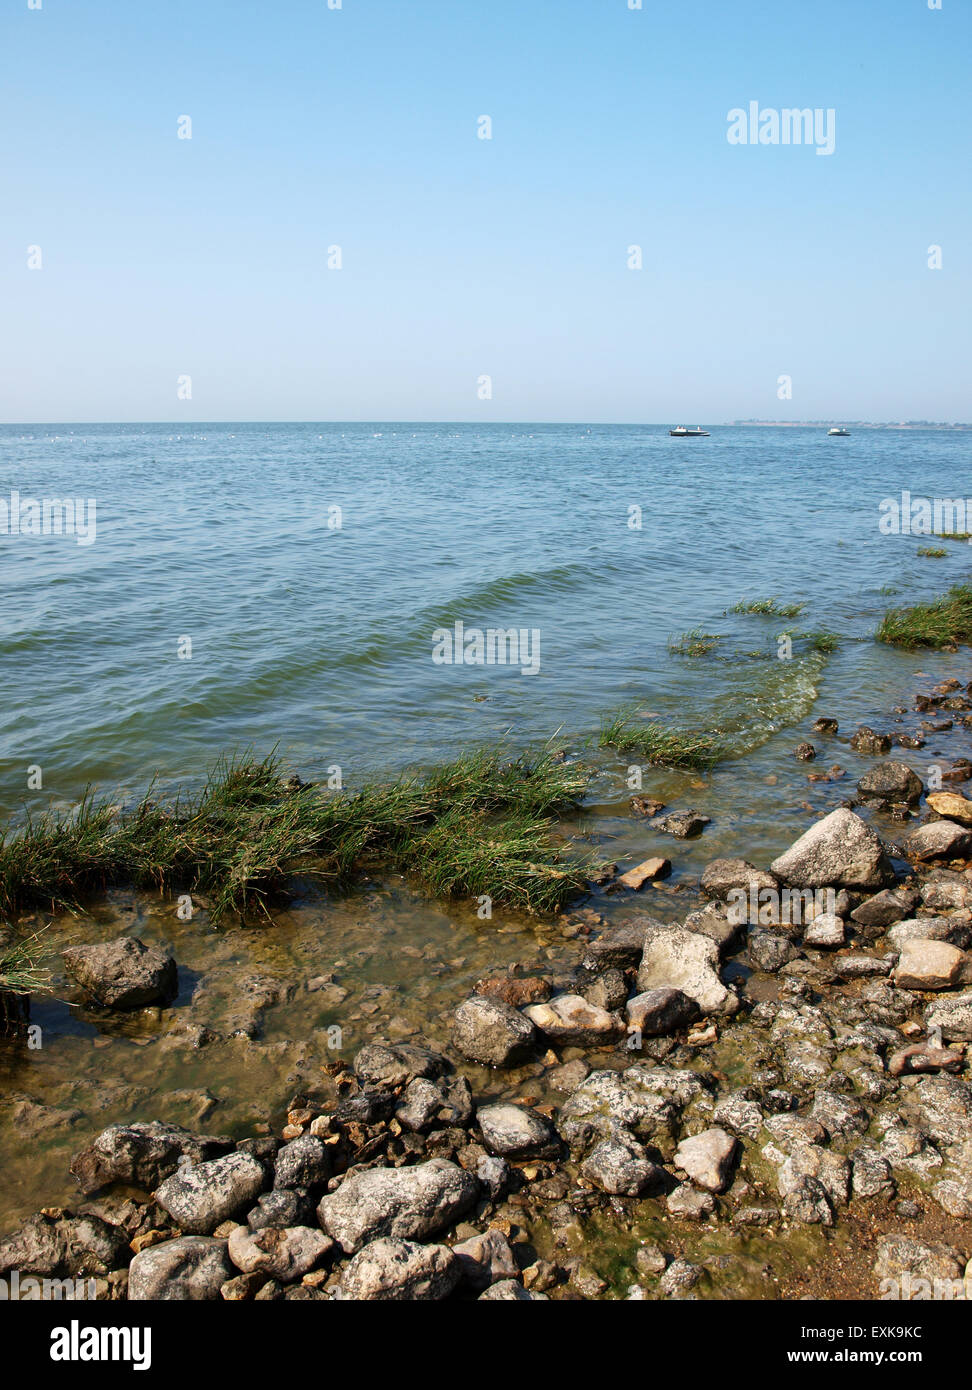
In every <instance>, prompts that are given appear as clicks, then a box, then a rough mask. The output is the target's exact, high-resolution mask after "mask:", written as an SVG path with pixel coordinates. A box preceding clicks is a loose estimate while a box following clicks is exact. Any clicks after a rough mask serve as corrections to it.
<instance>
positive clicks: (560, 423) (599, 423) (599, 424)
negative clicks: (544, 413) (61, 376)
mask: <svg viewBox="0 0 972 1390" xmlns="http://www.w3.org/2000/svg"><path fill="white" fill-rule="evenodd" d="M686 418H687V417H686ZM704 423H705V424H706V425H707V427H708V428H714V429H742V428H745V427H746V426H751V425H761V426H768V425H770V426H776V427H778V428H781V429H813V428H815V427H817V426H823V425H857V426H859V427H861V428H870V429H908V428H910V429H915V428H921V427H925V428H929V429H972V422H970V421H966V420H850V419H847V418H846V417H842V418H840V419H836V418H835V419H823V420H772V419H757V418H755V417H754V418H752V419H746V420H721V421H717V422H713V421H707V422H704ZM696 424H698V422H697V421H696ZM104 425H113V426H131V425H153V426H155V425H157V426H161V427H163V428H166V429H175V428H179V427H181V428H182V429H202V428H219V427H223V426H227V425H327V426H335V425H383V426H389V425H478V426H483V425H485V426H490V427H493V428H505V427H509V426H513V425H520V426H523V425H534V426H554V427H559V428H563V427H565V426H575V427H577V428H584V427H587V428H588V429H590V428H604V427H608V428H611V427H613V428H621V429H672V428H675V427H674V426H673V425H671V424H669V423H667V422H666V421H662V420H470V419H462V420H446V419H442V420H432V419H427V420H426V419H423V420H396V419H384V420H382V419H377V418H375V419H369V418H366V417H362V418H360V419H348V420H336V419H329V420H315V419H256V418H254V419H238V420H233V419H225V420H215V419H214V420H187V421H178V420H148V419H145V420H0V429H68V428H71V429H77V428H88V427H91V426H104Z"/></svg>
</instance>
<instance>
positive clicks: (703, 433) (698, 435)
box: [668, 425, 709, 439]
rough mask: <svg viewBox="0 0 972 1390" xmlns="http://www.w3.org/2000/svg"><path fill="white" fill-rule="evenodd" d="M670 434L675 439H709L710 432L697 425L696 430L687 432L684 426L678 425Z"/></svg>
mask: <svg viewBox="0 0 972 1390" xmlns="http://www.w3.org/2000/svg"><path fill="white" fill-rule="evenodd" d="M668 433H669V434H670V435H671V437H672V438H673V439H708V437H709V431H708V430H704V429H703V428H702V426H701V425H696V427H695V429H694V430H687V429H686V428H685V426H684V425H676V426H675V428H674V429H673V430H669V431H668Z"/></svg>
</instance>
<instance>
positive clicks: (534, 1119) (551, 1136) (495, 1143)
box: [476, 1101, 560, 1158]
mask: <svg viewBox="0 0 972 1390" xmlns="http://www.w3.org/2000/svg"><path fill="white" fill-rule="evenodd" d="M476 1123H477V1124H478V1125H479V1128H480V1130H481V1131H482V1135H483V1140H484V1142H485V1144H486V1147H487V1148H488V1149H489V1151H490V1153H493V1154H497V1155H499V1157H501V1158H527V1157H536V1158H552V1157H554V1156H555V1155H556V1154H557V1153H559V1151H560V1142H559V1140H558V1138H557V1134H556V1131H555V1130H554V1128H553V1126H552V1125H551V1124H550V1121H549V1120H546V1119H545V1118H544V1117H543V1116H542V1115H538V1114H537V1112H536V1111H535V1110H530V1109H528V1108H527V1107H526V1106H524V1105H513V1104H512V1103H511V1102H510V1101H500V1102H498V1103H497V1104H495V1105H484V1106H481V1107H480V1109H479V1110H477V1111H476Z"/></svg>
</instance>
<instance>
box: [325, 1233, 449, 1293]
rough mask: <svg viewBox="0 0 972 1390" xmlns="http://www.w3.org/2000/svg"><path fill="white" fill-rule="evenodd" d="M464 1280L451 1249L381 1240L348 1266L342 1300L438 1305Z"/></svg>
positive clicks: (367, 1248) (444, 1246)
mask: <svg viewBox="0 0 972 1390" xmlns="http://www.w3.org/2000/svg"><path fill="white" fill-rule="evenodd" d="M461 1277H462V1265H461V1263H460V1261H459V1259H458V1257H457V1256H456V1255H455V1254H454V1253H453V1252H452V1251H451V1250H450V1249H449V1247H448V1246H447V1245H418V1244H416V1243H415V1242H414V1241H411V1240H401V1239H398V1238H397V1237H394V1236H381V1237H379V1238H378V1239H377V1240H373V1241H370V1242H369V1243H368V1244H367V1245H366V1246H365V1247H364V1249H362V1250H360V1251H359V1252H358V1254H357V1255H355V1257H354V1259H353V1260H352V1261H351V1263H350V1264H349V1265H348V1267H347V1269H346V1270H345V1271H344V1274H343V1275H342V1278H341V1285H340V1289H339V1293H338V1297H339V1298H341V1299H344V1300H351V1299H354V1300H367V1301H384V1302H389V1301H397V1302H404V1301H418V1300H422V1301H429V1302H431V1301H434V1300H437V1299H441V1298H446V1297H447V1296H448V1295H449V1294H450V1293H452V1291H453V1289H454V1288H455V1287H456V1285H457V1284H458V1283H459V1280H460V1279H461Z"/></svg>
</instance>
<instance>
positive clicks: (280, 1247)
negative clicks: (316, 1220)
mask: <svg viewBox="0 0 972 1390" xmlns="http://www.w3.org/2000/svg"><path fill="white" fill-rule="evenodd" d="M228 1249H229V1257H230V1259H231V1260H232V1261H233V1263H234V1264H235V1265H236V1267H237V1269H239V1270H242V1272H243V1273H244V1274H266V1275H268V1276H269V1277H270V1278H271V1279H279V1281H280V1282H281V1284H292V1283H293V1282H294V1281H295V1280H297V1279H302V1278H303V1276H304V1275H305V1274H308V1273H309V1272H310V1271H311V1270H312V1269H313V1268H314V1267H315V1266H316V1265H317V1264H318V1263H319V1262H320V1261H321V1260H322V1259H323V1258H324V1256H325V1255H326V1254H327V1253H328V1251H330V1250H333V1249H334V1242H333V1240H331V1239H330V1237H329V1236H326V1235H325V1234H324V1232H323V1231H320V1230H318V1229H317V1227H316V1226H289V1227H285V1228H284V1229H282V1230H281V1229H278V1228H276V1227H272V1226H267V1227H264V1229H263V1230H260V1231H251V1230H250V1229H248V1227H246V1226H237V1227H236V1229H235V1230H234V1231H232V1232H231V1233H230V1238H229V1246H228Z"/></svg>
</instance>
